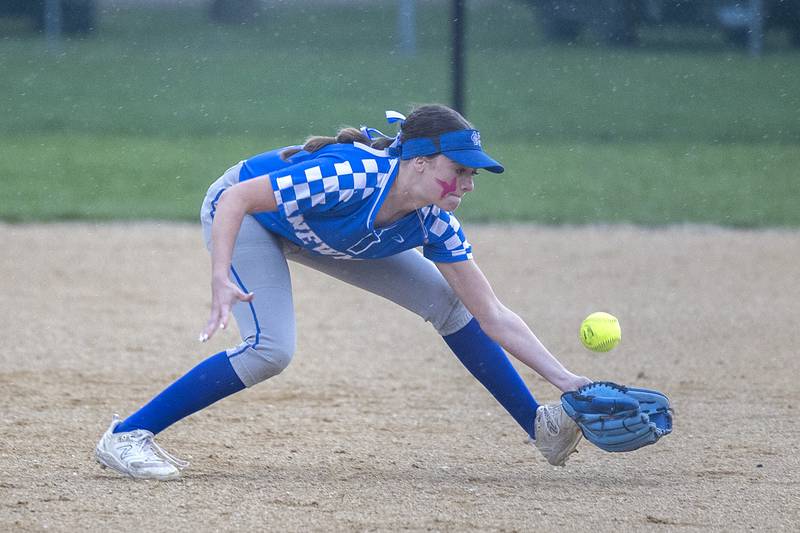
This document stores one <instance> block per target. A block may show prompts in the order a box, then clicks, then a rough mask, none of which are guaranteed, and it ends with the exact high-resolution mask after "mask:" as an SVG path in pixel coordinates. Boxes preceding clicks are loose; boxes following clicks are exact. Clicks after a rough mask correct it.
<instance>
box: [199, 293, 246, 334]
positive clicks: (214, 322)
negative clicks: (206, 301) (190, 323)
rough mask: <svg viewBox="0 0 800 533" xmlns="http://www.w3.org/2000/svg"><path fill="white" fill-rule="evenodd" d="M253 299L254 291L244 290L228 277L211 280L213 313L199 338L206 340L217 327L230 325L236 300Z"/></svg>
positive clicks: (223, 327)
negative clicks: (230, 317) (229, 320)
mask: <svg viewBox="0 0 800 533" xmlns="http://www.w3.org/2000/svg"><path fill="white" fill-rule="evenodd" d="M252 300H253V293H252V292H249V293H245V292H243V291H242V290H241V289H240V288H239V287H238V286H237V285H235V284H234V283H233V282H231V280H229V279H227V278H226V279H219V280H217V279H215V280H213V281H212V282H211V315H210V316H209V318H208V322H206V327H205V328H203V332H202V333H201V334H200V337H199V339H198V340H199V341H200V342H206V341H207V340H208V339H210V338H211V337H213V336H214V332H216V331H217V328H222V329H225V328H226V327H227V326H228V317H229V316H230V312H231V308H232V307H233V305H234V304H235V303H236V302H250V301H252Z"/></svg>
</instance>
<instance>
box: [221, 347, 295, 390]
mask: <svg viewBox="0 0 800 533" xmlns="http://www.w3.org/2000/svg"><path fill="white" fill-rule="evenodd" d="M293 355H294V346H293V345H292V346H289V345H272V346H265V345H260V344H258V345H247V347H245V348H244V349H243V350H241V351H240V353H237V354H236V355H234V356H232V357H231V358H230V361H231V365H233V369H234V370H235V371H236V374H237V375H238V376H239V379H241V380H242V383H244V384H245V386H247V387H252V386H253V385H255V384H257V383H261V382H262V381H264V380H267V379H269V378H271V377H274V376H277V375H278V374H280V373H281V372H283V371H284V370H285V369H286V367H287V366H289V363H291V362H292V357H293Z"/></svg>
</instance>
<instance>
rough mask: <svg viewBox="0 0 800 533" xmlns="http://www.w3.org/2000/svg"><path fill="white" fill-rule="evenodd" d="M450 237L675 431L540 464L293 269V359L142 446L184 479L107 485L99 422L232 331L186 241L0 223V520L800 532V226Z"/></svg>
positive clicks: (558, 336) (416, 359) (410, 346)
mask: <svg viewBox="0 0 800 533" xmlns="http://www.w3.org/2000/svg"><path fill="white" fill-rule="evenodd" d="M467 229H468V232H467V233H468V235H469V237H470V240H471V242H472V243H473V245H474V247H475V251H476V254H475V256H476V260H477V261H478V263H479V264H480V265H481V266H482V268H483V269H484V271H485V272H486V274H487V276H488V277H489V279H490V280H492V282H493V284H494V287H495V290H496V292H497V293H498V294H499V295H500V297H501V299H502V300H503V301H504V302H505V303H506V304H507V305H508V306H509V307H511V308H512V309H514V310H516V311H517V312H518V313H519V314H520V315H521V316H522V317H523V318H525V320H526V321H527V322H528V323H529V324H530V325H531V327H532V328H533V329H534V331H536V332H537V334H538V335H539V337H540V338H541V339H542V341H543V342H544V343H545V344H546V345H547V346H549V347H550V349H551V350H552V351H553V352H555V353H556V354H558V355H559V356H560V357H561V359H562V360H563V361H564V362H565V364H567V366H568V367H570V368H572V369H573V370H575V371H577V372H581V373H583V374H585V375H587V376H589V377H592V378H596V379H599V378H605V379H614V380H616V381H620V382H623V383H631V384H638V385H641V386H652V387H657V388H659V389H662V390H664V391H665V392H667V393H668V394H669V395H670V396H671V397H672V399H673V402H674V406H675V409H676V430H675V433H674V434H673V435H671V436H670V437H668V438H666V439H664V440H663V441H661V442H659V443H658V445H656V446H652V447H649V448H644V449H642V450H639V451H638V452H635V453H632V454H606V453H603V452H601V451H599V450H597V449H594V448H593V447H592V446H591V445H589V444H586V443H585V442H584V443H582V444H581V447H580V454H579V455H577V456H573V458H572V460H571V461H570V462H569V463H568V466H567V467H566V468H563V469H558V468H554V467H550V466H549V465H547V463H545V462H544V460H543V459H542V458H541V457H540V456H539V455H538V452H536V451H535V450H534V449H533V448H532V447H530V446H529V445H527V444H526V443H525V439H524V435H523V434H522V432H521V430H519V429H518V428H517V427H516V425H515V424H514V422H513V421H512V419H511V418H510V417H509V416H507V415H506V414H505V413H504V412H503V411H502V410H501V408H500V407H499V406H498V405H497V404H496V403H495V402H494V400H493V399H492V398H491V397H490V396H489V395H488V394H487V393H486V392H485V391H484V390H483V389H482V388H481V387H480V385H478V384H477V383H476V382H475V381H474V380H473V379H472V378H471V377H470V376H469V375H468V374H467V373H466V371H464V370H463V368H461V367H460V365H459V363H458V362H457V360H456V359H455V358H454V357H453V356H452V355H451V354H450V353H449V351H448V350H447V349H446V346H445V345H444V343H443V342H442V341H441V339H440V338H439V337H438V336H437V335H436V334H435V332H434V331H433V329H432V328H430V327H429V326H428V325H426V324H424V323H423V322H422V321H421V320H419V319H418V318H416V317H415V316H412V315H410V314H409V313H407V312H406V311H404V310H402V309H399V308H395V307H394V306H393V305H392V304H390V303H388V302H386V301H384V300H381V299H379V298H377V297H375V296H372V295H369V294H366V293H362V292H360V291H358V290H356V289H353V288H351V287H348V286H346V285H343V284H341V283H339V282H336V281H334V280H331V279H330V278H326V277H325V276H323V275H320V274H318V273H316V272H313V271H310V270H308V269H305V268H303V267H298V266H296V265H294V266H293V279H294V286H295V297H296V300H295V304H296V308H297V326H298V331H299V332H300V337H299V339H298V350H297V355H296V356H295V360H294V362H293V363H292V365H291V366H290V367H289V369H288V370H287V371H286V372H284V374H282V375H281V376H279V377H277V378H275V379H274V380H271V381H268V382H266V383H263V384H260V385H258V386H257V387H255V388H253V389H251V390H248V391H244V392H242V393H240V394H238V395H236V396H234V397H231V398H228V399H227V400H225V401H223V402H221V403H220V404H218V405H215V406H212V407H211V408H209V409H207V410H206V411H204V412H202V413H200V414H197V415H194V416H192V417H189V418H188V419H186V420H184V421H183V422H181V423H179V424H177V425H176V426H174V427H173V428H170V429H168V430H167V431H165V432H164V433H163V434H162V435H161V436H160V438H159V441H160V442H161V444H162V445H163V446H164V447H165V448H166V449H168V450H170V451H171V452H174V453H175V454H176V455H178V456H179V457H184V458H187V459H189V460H191V461H192V466H191V468H190V469H189V470H187V471H186V472H185V475H184V478H183V479H182V480H181V481H177V482H170V483H157V482H134V481H131V480H128V479H123V478H121V477H118V476H116V475H114V474H113V473H110V472H109V471H104V470H101V469H100V468H99V467H98V466H97V465H96V464H95V463H94V461H93V458H92V450H93V447H94V444H95V442H96V440H97V438H98V437H99V435H100V434H101V433H102V432H103V431H104V430H105V428H106V426H107V424H108V422H109V420H110V416H111V414H112V413H113V412H119V413H120V414H122V415H126V414H129V413H130V412H131V411H132V410H134V409H135V408H137V407H138V406H139V405H140V403H142V402H143V401H145V400H147V399H149V398H150V397H151V396H152V395H153V394H154V393H156V392H158V391H159V390H161V388H162V387H163V386H164V385H166V384H167V383H168V382H169V381H170V380H172V379H174V378H176V377H178V376H179V375H180V374H182V373H183V372H184V371H186V370H187V369H188V368H190V367H191V366H193V365H194V364H195V363H196V362H198V361H199V360H201V359H202V358H204V357H206V356H207V355H209V354H211V353H213V352H215V351H217V350H218V349H221V348H223V347H225V346H227V345H230V344H234V343H235V342H236V341H237V340H238V339H237V337H236V334H235V331H227V332H224V334H222V335H220V336H219V337H217V338H215V339H213V341H212V343H211V345H210V346H206V345H200V344H198V343H197V342H196V340H195V339H196V336H197V334H198V333H199V331H200V329H201V327H202V325H203V324H204V321H205V320H206V318H207V316H206V313H207V309H208V298H209V296H208V283H209V282H208V279H207V276H208V272H209V265H208V258H207V255H206V252H205V249H204V248H203V245H202V242H201V238H200V231H199V228H198V227H196V226H190V225H172V224H156V223H148V224H131V225H125V224H112V225H89V224H57V225H44V226H41V225H32V226H14V225H11V226H9V225H0V242H1V243H2V249H3V255H2V259H0V261H2V274H3V275H2V285H0V287H1V291H2V292H0V295H1V296H2V300H0V303H1V304H2V309H3V318H2V325H0V332H1V333H2V337H3V341H4V343H3V344H4V349H3V351H2V354H0V416H1V417H2V428H3V436H2V437H3V438H2V439H0V530H2V531H9V530H23V531H28V530H43V529H48V530H62V531H73V530H79V529H82V530H89V531H100V530H108V529H111V528H112V527H113V528H114V529H124V530H128V529H134V528H135V529H138V530H142V531H151V530H152V531H162V530H178V529H182V530H190V529H196V530H202V531H211V530H234V529H236V530H245V529H250V528H254V529H256V530H267V529H268V530H274V531H285V530H291V531H307V530H317V531H323V530H324V531H328V530H382V531H395V530H457V531H465V530H476V531H490V530H495V531H499V530H502V531H510V530H519V531H532V530H538V531H546V530H556V529H558V530H576V531H577V530H586V529H590V530H595V531H626V530H643V529H645V528H654V529H659V530H661V529H663V530H677V529H681V530H683V529H685V530H700V529H706V528H712V529H718V530H719V529H731V530H745V529H757V530H774V529H786V530H797V529H798V526H800V459H798V455H797V453H796V449H795V446H796V443H797V442H798V438H799V437H800V424H798V422H797V419H798V414H799V413H798V409H800V407H798V406H799V405H800V402H798V400H800V387H798V385H797V383H798V381H797V379H798V376H800V368H799V367H800V364H798V348H797V342H798V326H797V323H798V317H799V316H800V293H798V288H797V287H798V285H797V284H798V279H799V278H800V266H798V265H800V233H799V232H797V231H789V230H786V231H784V230H771V231H733V230H722V229H716V228H705V227H700V228H698V227H677V228H670V229H637V228H629V227H609V228H605V227H592V228H543V227H539V226H522V225H520V226H512V227H510V228H508V227H503V228H502V229H501V228H499V227H493V226H483V227H482V226H474V225H473V226H472V227H468V228H467ZM505 232H508V233H510V235H508V236H505V237H499V235H500V234H501V233H505ZM509 243H518V244H516V245H513V246H510V245H509ZM596 310H607V311H610V312H612V313H614V314H616V315H617V316H618V317H619V318H620V322H621V324H622V329H623V341H622V343H621V345H620V346H619V348H617V349H616V350H614V351H613V352H611V353H609V354H602V355H601V354H592V353H590V352H587V351H586V350H584V349H583V348H582V347H581V346H580V343H579V341H578V337H577V330H578V324H579V323H580V321H581V319H582V318H583V317H584V316H585V315H587V314H588V313H589V312H591V311H596ZM343 324H346V327H343ZM522 372H523V376H524V377H525V379H526V381H527V382H528V383H529V384H530V386H531V387H532V389H533V391H534V393H535V394H536V395H537V397H538V398H539V399H540V400H554V399H556V398H557V392H556V390H555V389H554V388H553V387H551V386H550V385H548V384H546V383H544V382H543V381H542V380H541V379H540V378H538V377H537V376H535V375H534V374H533V373H532V372H531V371H528V370H523V371H522Z"/></svg>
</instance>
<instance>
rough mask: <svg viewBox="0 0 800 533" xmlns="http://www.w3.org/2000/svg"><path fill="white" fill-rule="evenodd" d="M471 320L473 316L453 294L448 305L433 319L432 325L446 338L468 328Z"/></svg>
mask: <svg viewBox="0 0 800 533" xmlns="http://www.w3.org/2000/svg"><path fill="white" fill-rule="evenodd" d="M470 320H472V314H470V312H469V311H468V310H467V308H466V307H465V306H464V304H463V303H461V300H459V299H458V297H457V296H456V295H455V293H453V294H451V295H450V297H449V298H448V299H447V305H445V306H442V309H441V311H440V312H439V313H438V314H437V316H435V317H432V318H431V324H432V325H433V327H434V328H436V331H437V332H439V335H442V336H443V337H445V336H447V335H451V334H453V333H455V332H456V331H458V330H460V329H461V328H463V327H464V326H466V325H467V323H468V322H469V321H470Z"/></svg>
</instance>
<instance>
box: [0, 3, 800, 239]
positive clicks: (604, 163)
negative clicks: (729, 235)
mask: <svg viewBox="0 0 800 533" xmlns="http://www.w3.org/2000/svg"><path fill="white" fill-rule="evenodd" d="M447 4H448V2H436V3H423V4H420V6H419V11H418V15H419V16H418V19H419V28H418V29H419V53H418V54H417V55H416V56H415V57H411V58H409V57H403V56H401V55H400V54H398V53H396V51H395V50H394V49H393V47H392V43H393V41H394V37H393V36H392V35H391V33H392V31H393V29H394V25H393V24H394V14H393V13H392V12H391V8H393V7H394V5H395V3H394V2H375V3H374V4H368V5H364V6H363V7H361V8H359V9H357V10H355V11H354V10H352V9H351V10H346V9H343V8H342V7H340V6H336V5H333V6H327V7H318V8H316V9H311V8H310V7H308V6H307V5H305V4H303V5H300V6H294V7H285V6H284V7H280V8H274V9H271V10H268V11H265V12H264V13H263V14H262V16H261V17H259V18H258V19H256V20H255V21H254V22H253V23H251V24H248V25H245V26H243V27H241V28H231V27H218V26H214V25H211V24H210V23H208V22H207V21H206V18H205V15H204V13H203V12H200V11H195V10H189V9H172V10H159V11H147V10H138V11H125V10H120V11H112V12H107V13H103V14H101V18H100V23H101V31H100V32H99V33H98V35H96V36H95V37H93V38H91V39H86V40H78V41H69V42H66V43H65V45H64V47H63V52H62V53H60V54H48V53H47V52H46V49H45V45H44V42H42V41H41V40H40V39H37V38H35V37H34V36H31V35H29V34H26V33H24V32H23V31H22V30H21V29H18V28H17V26H15V25H14V24H6V25H5V26H3V25H0V35H2V30H3V28H6V29H7V31H6V34H7V35H6V37H4V38H0V72H2V73H3V75H2V76H0V116H2V119H0V185H2V187H3V191H4V194H3V195H1V196H0V218H2V219H5V220H12V221H31V220H56V219H64V218H91V219H110V218H125V219H131V218H134V219H135V218H159V219H172V218H177V219H193V218H195V217H196V211H197V209H198V205H199V202H200V199H201V198H202V195H203V193H204V191H205V187H206V186H207V184H208V183H209V182H210V181H211V180H213V179H214V178H215V177H217V176H218V175H219V174H220V173H221V172H222V171H223V170H224V169H225V168H227V166H229V165H230V164H232V163H234V162H236V161H238V160H239V159H241V158H243V157H246V156H248V155H251V154H253V153H257V152H259V151H262V150H265V149H269V148H272V147H275V146H277V145H283V144H289V143H294V142H299V141H300V140H302V139H303V138H304V137H305V136H307V135H310V134H318V133H329V132H331V131H332V130H334V129H335V128H336V127H338V126H340V125H344V124H352V125H358V124H361V123H367V124H370V125H373V126H376V127H379V128H383V120H382V113H383V110H384V109H399V110H407V109H408V104H409V103H421V102H430V101H442V102H446V101H448V100H449V73H448V60H449V57H448V52H447V50H446V47H447V45H448V40H449V36H448V34H447V31H446V30H447V26H446V25H447V22H446V19H447V10H446V6H447ZM469 15H470V18H469V20H468V22H469V25H468V31H469V34H468V43H469V57H468V74H469V81H468V90H467V106H468V107H467V115H468V117H469V118H470V119H471V120H472V121H473V122H474V123H476V125H478V127H480V129H481V130H482V132H483V139H484V142H485V145H486V146H487V147H489V149H490V150H491V151H492V152H493V153H496V154H498V157H499V158H501V160H502V161H503V162H504V164H505V165H506V167H507V169H508V170H507V172H506V174H504V175H502V176H488V175H483V176H481V177H480V178H479V180H478V191H487V190H490V191H494V194H489V193H486V194H483V195H481V194H475V195H472V197H471V198H469V200H468V201H467V202H466V203H465V205H464V207H463V208H462V211H460V215H461V216H462V217H463V218H467V219H473V220H490V219H493V220H498V219H499V220H514V219H523V220H535V221H540V222H546V223H591V222H634V223H643V224H664V223H679V222H687V221H688V222H702V223H717V224H727V225H741V226H771V225H798V224H800V209H796V208H795V206H794V203H796V202H793V200H796V199H797V198H800V190H799V189H800V186H798V182H800V180H798V178H797V176H798V172H797V171H796V170H795V169H797V168H800V155H798V154H799V153H800V150H798V148H800V55H799V54H798V53H797V52H796V51H793V50H791V49H789V48H788V47H787V46H786V43H785V42H784V41H785V39H784V38H783V36H781V35H780V34H778V35H770V38H769V40H768V52H767V54H766V55H765V56H764V57H762V58H761V59H758V60H755V59H753V58H750V57H748V56H746V55H745V54H743V53H741V52H740V51H737V50H735V49H733V48H730V47H728V46H727V45H725V44H724V43H723V42H722V40H721V38H720V37H719V36H717V35H713V34H711V35H709V34H704V33H702V32H694V33H692V32H683V33H682V35H681V39H680V40H679V41H678V42H679V43H682V44H675V37H674V34H673V33H670V32H667V31H664V30H658V31H655V30H650V31H649V32H648V33H647V34H646V35H645V43H644V46H642V47H640V48H637V49H633V50H620V49H612V48H605V47H598V46H594V45H593V43H591V42H590V39H588V38H587V39H585V40H584V41H583V42H581V43H578V44H576V45H573V46H552V45H546V44H544V43H543V42H542V41H541V39H540V38H539V37H538V36H537V35H536V25H535V20H534V18H533V15H532V14H531V12H530V11H529V10H528V9H527V8H526V7H525V6H524V5H523V4H522V3H521V2H519V3H508V4H506V5H505V6H504V7H503V8H502V9H496V8H491V6H489V4H488V3H480V4H475V5H474V6H473V9H472V10H471V11H470V12H469ZM687 42H689V43H691V49H690V47H689V46H687V45H686V43H687ZM389 129H390V130H391V128H389ZM498 197H499V198H500V199H501V201H500V202H498V201H497V198H498Z"/></svg>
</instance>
